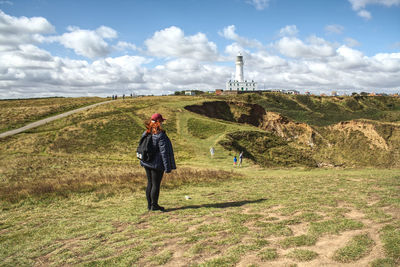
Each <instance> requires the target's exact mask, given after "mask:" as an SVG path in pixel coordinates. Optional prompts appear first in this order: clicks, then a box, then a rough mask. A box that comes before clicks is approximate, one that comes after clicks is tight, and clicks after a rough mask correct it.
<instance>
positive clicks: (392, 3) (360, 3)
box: [349, 0, 400, 10]
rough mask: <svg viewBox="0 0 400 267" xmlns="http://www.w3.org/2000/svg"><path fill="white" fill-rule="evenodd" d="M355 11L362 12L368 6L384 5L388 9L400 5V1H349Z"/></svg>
mask: <svg viewBox="0 0 400 267" xmlns="http://www.w3.org/2000/svg"><path fill="white" fill-rule="evenodd" d="M349 2H350V3H351V5H352V7H353V9H354V10H360V9H364V8H365V7H367V5H384V6H387V7H391V6H396V5H400V0H349Z"/></svg>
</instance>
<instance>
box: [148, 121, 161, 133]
mask: <svg viewBox="0 0 400 267" xmlns="http://www.w3.org/2000/svg"><path fill="white" fill-rule="evenodd" d="M145 125H146V132H147V133H151V134H158V133H160V132H163V131H164V130H163V129H162V127H161V122H159V121H152V120H149V121H147V122H146V123H145Z"/></svg>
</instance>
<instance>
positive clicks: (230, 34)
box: [218, 25, 262, 48]
mask: <svg viewBox="0 0 400 267" xmlns="http://www.w3.org/2000/svg"><path fill="white" fill-rule="evenodd" d="M218 34H219V35H221V36H222V37H224V38H226V39H228V40H233V41H235V42H238V43H239V45H240V46H242V47H256V48H262V44H261V43H260V42H259V41H257V40H249V39H247V38H245V37H242V36H239V35H238V34H237V33H236V27H235V25H230V26H227V27H225V28H224V29H223V31H222V32H218Z"/></svg>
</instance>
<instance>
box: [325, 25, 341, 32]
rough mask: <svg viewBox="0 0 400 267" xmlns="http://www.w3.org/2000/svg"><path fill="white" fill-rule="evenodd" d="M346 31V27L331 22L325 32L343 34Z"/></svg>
mask: <svg viewBox="0 0 400 267" xmlns="http://www.w3.org/2000/svg"><path fill="white" fill-rule="evenodd" d="M343 31H344V27H343V26H341V25H337V24H331V25H327V26H325V32H326V33H328V34H331V33H334V34H342V33H343Z"/></svg>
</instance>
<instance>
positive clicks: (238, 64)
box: [235, 53, 244, 82]
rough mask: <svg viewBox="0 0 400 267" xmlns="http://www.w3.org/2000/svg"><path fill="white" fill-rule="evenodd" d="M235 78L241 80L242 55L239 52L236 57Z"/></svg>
mask: <svg viewBox="0 0 400 267" xmlns="http://www.w3.org/2000/svg"><path fill="white" fill-rule="evenodd" d="M235 80H236V81H239V82H243V80H244V79H243V56H242V55H241V54H240V53H239V55H238V56H237V57H236V75H235Z"/></svg>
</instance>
